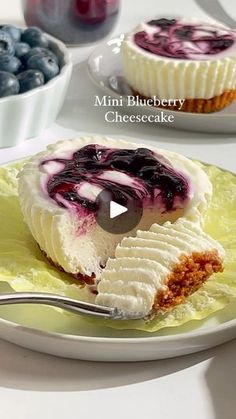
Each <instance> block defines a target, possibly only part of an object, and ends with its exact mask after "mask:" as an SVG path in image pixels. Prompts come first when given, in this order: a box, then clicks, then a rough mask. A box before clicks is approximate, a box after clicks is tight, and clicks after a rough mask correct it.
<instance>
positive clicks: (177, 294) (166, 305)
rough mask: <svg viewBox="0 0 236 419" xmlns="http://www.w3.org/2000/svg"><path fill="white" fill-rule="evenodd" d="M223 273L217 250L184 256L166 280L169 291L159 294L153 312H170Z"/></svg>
mask: <svg viewBox="0 0 236 419" xmlns="http://www.w3.org/2000/svg"><path fill="white" fill-rule="evenodd" d="M217 272H223V264H222V259H221V258H220V256H219V254H218V251H217V250H212V251H208V252H194V253H192V254H191V255H189V256H183V257H182V258H181V259H180V262H179V263H177V264H176V265H175V266H174V267H173V270H172V273H171V274H170V275H169V276H168V277H167V278H166V281H165V282H166V285H167V287H168V288H167V290H165V291H162V292H161V293H158V294H157V296H156V299H155V302H154V305H153V312H156V311H159V310H162V311H168V310H170V309H172V308H173V307H174V306H176V305H179V304H181V303H183V301H184V300H185V299H186V297H188V296H189V295H191V294H193V293H194V292H195V291H197V290H198V289H199V288H200V287H201V286H202V285H203V284H204V282H205V281H206V280H207V279H208V278H209V277H210V276H211V275H212V274H214V273H217Z"/></svg>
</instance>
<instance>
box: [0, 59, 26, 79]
mask: <svg viewBox="0 0 236 419" xmlns="http://www.w3.org/2000/svg"><path fill="white" fill-rule="evenodd" d="M20 67H21V61H20V60H19V58H17V57H14V56H12V55H3V56H1V55H0V71H8V72H9V73H14V74H16V73H18V71H19V69H20Z"/></svg>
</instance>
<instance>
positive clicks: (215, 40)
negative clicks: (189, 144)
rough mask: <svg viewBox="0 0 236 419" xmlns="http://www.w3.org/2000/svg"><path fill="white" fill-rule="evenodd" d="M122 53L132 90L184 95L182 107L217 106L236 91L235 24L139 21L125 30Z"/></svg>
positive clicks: (145, 93) (207, 109)
mask: <svg viewBox="0 0 236 419" xmlns="http://www.w3.org/2000/svg"><path fill="white" fill-rule="evenodd" d="M122 59H123V68H124V74H125V77H126V79H127V82H128V83H129V85H130V87H131V88H132V90H133V93H134V94H138V95H139V96H140V97H145V98H153V97H155V96H156V97H158V98H160V99H169V100H171V99H176V98H179V99H185V102H184V105H183V106H182V108H181V111H186V112H203V113H207V112H213V111H217V110H220V109H222V108H224V107H225V106H227V105H228V104H229V103H231V102H232V101H233V100H234V99H235V97H236V30H232V29H229V28H227V27H225V26H222V25H220V24H217V23H216V24H213V23H202V22H200V21H196V20H192V19H186V18H183V19H167V18H160V19H154V20H151V21H149V22H146V23H141V24H140V25H139V26H138V28H136V29H135V30H134V31H132V32H131V33H128V34H127V35H126V37H125V40H124V41H123V44H122ZM172 108H173V109H175V110H178V108H179V107H178V106H175V107H172Z"/></svg>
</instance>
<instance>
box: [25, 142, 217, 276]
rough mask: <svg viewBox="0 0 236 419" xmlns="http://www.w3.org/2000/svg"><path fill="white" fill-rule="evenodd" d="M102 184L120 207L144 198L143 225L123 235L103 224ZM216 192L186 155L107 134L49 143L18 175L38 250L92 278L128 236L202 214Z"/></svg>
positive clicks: (67, 268) (69, 269)
mask: <svg viewBox="0 0 236 419" xmlns="http://www.w3.org/2000/svg"><path fill="white" fill-rule="evenodd" d="M104 190H106V191H109V193H110V194H111V196H112V199H113V200H114V201H115V202H116V203H118V204H119V205H122V206H126V205H128V204H129V202H130V201H132V200H134V199H136V200H138V201H139V202H140V203H141V205H142V208H143V215H142V218H141V220H140V222H139V223H138V225H136V226H135V227H134V228H132V229H131V230H130V231H127V232H125V233H124V234H112V233H111V232H108V231H106V230H104V229H102V228H101V227H100V225H99V224H98V222H97V217H98V214H99V211H100V208H99V204H98V202H97V197H98V195H99V194H100V192H101V191H104ZM211 193H212V190H211V183H210V181H209V179H208V177H207V175H206V174H205V173H204V171H203V170H202V169H201V168H200V167H199V166H198V165H197V164H195V163H194V162H192V161H190V160H188V159H187V158H185V157H183V156H181V155H179V154H177V153H174V152H172V151H167V150H161V149H156V148H154V147H151V146H146V145H141V144H135V143H131V142H126V141H122V140H114V139H111V138H106V137H102V136H90V137H89V136H88V137H83V138H78V139H73V140H65V141H60V142H58V143H56V144H53V145H50V146H49V147H48V148H47V150H46V151H43V152H42V153H39V154H37V155H36V156H34V157H33V158H32V159H31V160H30V161H29V162H28V163H27V164H25V166H24V168H23V170H22V171H21V173H20V174H19V198H20V205H21V209H22V213H23V215H24V219H25V222H26V223H27V225H28V227H29V229H30V231H31V233H32V235H33V237H34V239H35V240H36V242H37V243H38V245H39V247H40V249H41V250H42V251H43V252H44V254H45V255H46V256H47V258H48V259H49V260H51V262H53V263H54V264H55V265H56V266H58V267H59V268H60V269H63V270H64V271H65V272H68V273H70V274H72V275H74V276H75V277H76V278H79V279H81V280H83V281H85V282H87V283H92V284H93V283H94V281H95V280H97V279H99V277H100V274H101V272H102V269H103V268H104V267H105V265H106V262H107V259H108V258H109V257H114V255H115V249H116V246H117V245H118V244H119V243H120V242H121V240H122V239H123V237H125V236H129V237H131V236H135V234H136V231H137V229H139V230H148V229H149V228H150V227H151V225H152V224H153V223H159V224H163V223H165V222H166V221H171V222H175V221H176V220H177V219H178V218H179V217H182V216H185V217H187V218H189V219H191V220H199V218H201V216H202V214H203V212H204V211H205V210H206V208H207V206H208V203H209V200H210V198H211Z"/></svg>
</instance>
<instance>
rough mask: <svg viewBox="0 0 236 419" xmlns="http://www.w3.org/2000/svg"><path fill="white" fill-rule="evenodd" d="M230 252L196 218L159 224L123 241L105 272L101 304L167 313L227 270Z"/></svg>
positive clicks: (99, 297) (98, 299)
mask: <svg viewBox="0 0 236 419" xmlns="http://www.w3.org/2000/svg"><path fill="white" fill-rule="evenodd" d="M224 256H225V252H224V249H223V247H222V246H221V245H220V244H219V243H218V242H217V241H215V240H213V239H212V238H211V237H210V236H208V235H207V234H205V233H204V232H203V230H202V228H201V227H200V225H198V224H196V223H194V222H192V221H188V220H186V219H184V218H180V219H179V220H177V221H176V222H175V223H173V224H172V223H170V222H169V221H167V222H166V223H165V224H164V225H162V226H160V225H159V224H154V225H153V226H152V227H151V228H150V230H149V231H140V230H139V231H137V234H136V236H135V237H129V238H124V239H123V240H122V242H121V244H120V245H118V246H117V248H116V252H115V258H114V259H109V260H108V262H107V265H106V268H105V269H104V270H103V272H102V276H101V280H100V282H99V284H98V295H97V297H96V303H97V304H101V305H103V306H108V307H117V308H118V309H120V310H121V311H122V312H123V313H126V314H127V316H129V315H132V314H134V313H135V314H136V315H137V316H139V317H147V316H149V317H151V316H152V315H155V314H156V313H161V312H162V313H165V312H167V311H170V310H171V309H173V307H175V306H176V305H179V304H181V303H183V302H185V300H186V298H187V297H188V296H190V295H191V294H193V293H194V292H196V291H197V290H198V289H199V288H201V287H202V286H203V284H204V283H205V282H206V281H207V279H208V278H210V277H211V276H212V275H213V274H214V273H218V272H222V271H223V261H224Z"/></svg>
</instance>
